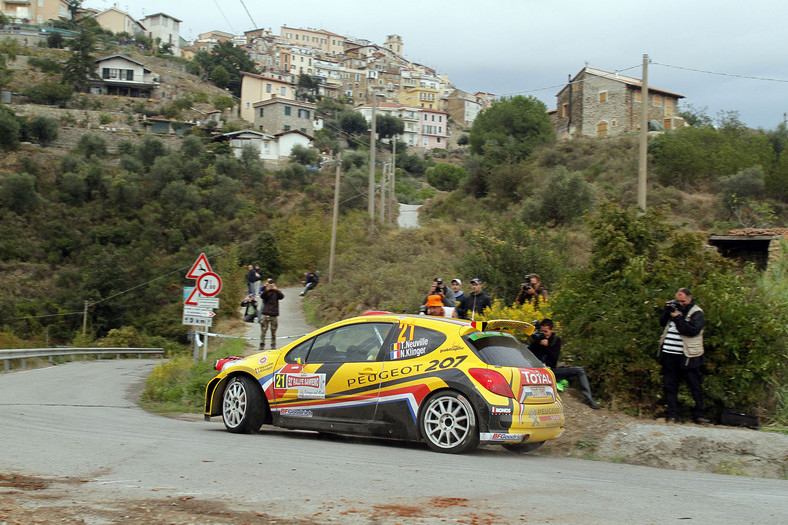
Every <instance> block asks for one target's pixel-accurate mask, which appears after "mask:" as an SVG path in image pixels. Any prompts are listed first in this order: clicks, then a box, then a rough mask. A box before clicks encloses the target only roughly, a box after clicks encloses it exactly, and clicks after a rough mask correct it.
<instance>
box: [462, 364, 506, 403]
mask: <svg viewBox="0 0 788 525" xmlns="http://www.w3.org/2000/svg"><path fill="white" fill-rule="evenodd" d="M468 373H469V374H471V377H473V378H474V379H475V380H476V381H478V382H479V384H481V385H482V386H483V387H484V388H486V389H487V390H489V391H490V392H492V393H493V394H498V395H499V396H505V397H511V398H514V394H513V393H512V387H511V385H509V383H508V382H507V381H506V379H505V378H504V377H503V375H501V373H500V372H496V371H495V370H490V369H488V368H471V369H470V370H468Z"/></svg>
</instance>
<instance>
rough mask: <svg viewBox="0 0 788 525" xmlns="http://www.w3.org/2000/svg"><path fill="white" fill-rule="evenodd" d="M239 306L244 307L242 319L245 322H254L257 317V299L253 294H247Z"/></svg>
mask: <svg viewBox="0 0 788 525" xmlns="http://www.w3.org/2000/svg"><path fill="white" fill-rule="evenodd" d="M241 306H243V307H244V321H245V322H247V323H251V322H254V321H255V320H256V319H257V301H256V300H255V298H254V294H251V293H250V294H249V295H248V296H247V297H246V299H244V300H243V301H241Z"/></svg>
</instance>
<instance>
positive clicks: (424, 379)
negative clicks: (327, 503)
mask: <svg viewBox="0 0 788 525" xmlns="http://www.w3.org/2000/svg"><path fill="white" fill-rule="evenodd" d="M515 330H520V331H524V332H526V333H527V334H530V333H531V332H532V331H533V326H531V325H530V324H529V323H524V322H521V321H508V320H502V321H488V322H475V323H474V322H468V321H462V320H457V319H448V318H442V317H431V316H420V315H398V314H388V313H378V312H376V313H374V314H373V315H365V316H361V317H354V318H351V319H346V320H344V321H340V322H337V323H334V324H331V325H328V326H326V327H324V328H321V329H319V330H316V331H315V332H313V333H311V334H309V335H306V336H303V337H301V338H300V339H298V340H296V341H294V342H293V343H291V344H289V345H287V346H285V347H283V348H281V349H279V350H270V351H267V352H259V353H257V354H254V355H251V356H249V357H246V358H235V359H232V358H231V359H223V360H220V361H217V369H219V370H220V372H219V374H218V375H217V376H216V377H214V378H213V379H212V380H211V381H210V382H209V383H208V386H207V388H206V390H205V419H206V420H209V419H210V418H211V416H219V415H221V416H222V419H223V420H224V425H225V427H226V428H227V430H228V431H230V432H235V433H245V432H256V431H258V430H259V429H260V427H261V426H262V425H263V424H271V425H274V426H277V427H282V428H292V429H306V430H316V431H320V432H332V433H339V434H355V435H367V436H378V437H386V438H396V439H407V440H414V441H418V440H424V441H425V442H426V443H427V445H428V446H429V447H430V448H432V449H433V450H436V451H439V452H452V453H455V452H464V451H467V450H471V449H473V448H475V447H476V446H477V445H478V444H479V443H497V444H501V445H503V446H504V447H506V448H508V449H510V450H515V451H522V452H527V451H531V450H535V449H537V448H538V447H539V446H541V445H542V444H543V443H544V442H545V441H546V440H548V439H556V438H558V437H560V436H561V435H562V434H563V433H564V411H563V404H562V403H561V399H560V397H559V396H558V392H557V390H556V385H555V376H554V375H553V373H552V371H551V370H550V369H549V368H546V367H544V366H543V365H542V363H540V362H539V360H538V359H536V357H534V355H533V354H532V353H531V352H530V351H529V350H528V349H527V348H526V347H525V345H523V344H522V343H520V341H519V340H518V339H517V338H515V337H514V336H513V335H512V332H513V331H515Z"/></svg>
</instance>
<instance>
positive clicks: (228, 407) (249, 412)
mask: <svg viewBox="0 0 788 525" xmlns="http://www.w3.org/2000/svg"><path fill="white" fill-rule="evenodd" d="M264 416H265V400H264V398H263V391H262V390H261V389H260V386H259V385H258V384H257V382H256V381H254V380H252V378H250V377H248V376H235V377H233V378H232V379H231V380H230V382H229V383H227V386H226V387H225V389H224V395H223V396H222V420H223V421H224V427H225V428H226V429H227V430H228V431H230V432H233V433H234V434H248V433H250V432H257V431H258V430H260V427H261V426H263V419H264Z"/></svg>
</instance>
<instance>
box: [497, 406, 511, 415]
mask: <svg viewBox="0 0 788 525" xmlns="http://www.w3.org/2000/svg"><path fill="white" fill-rule="evenodd" d="M492 413H493V414H511V413H512V409H511V408H509V407H492Z"/></svg>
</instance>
